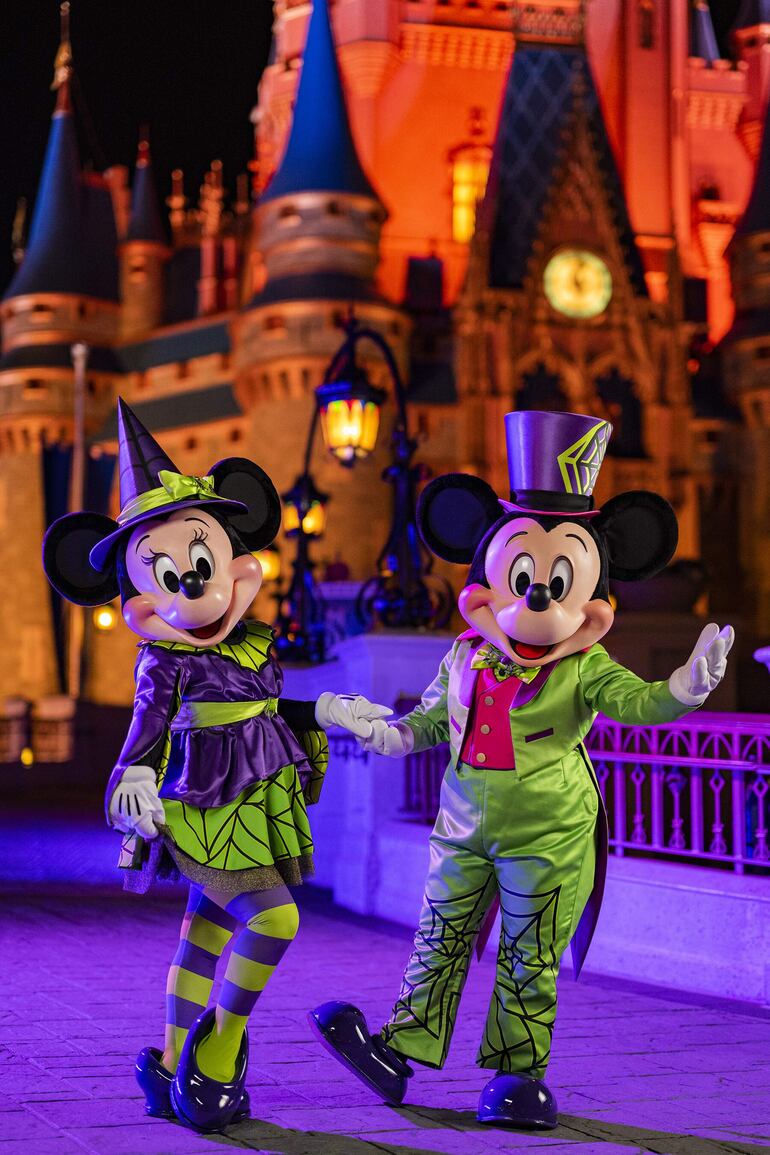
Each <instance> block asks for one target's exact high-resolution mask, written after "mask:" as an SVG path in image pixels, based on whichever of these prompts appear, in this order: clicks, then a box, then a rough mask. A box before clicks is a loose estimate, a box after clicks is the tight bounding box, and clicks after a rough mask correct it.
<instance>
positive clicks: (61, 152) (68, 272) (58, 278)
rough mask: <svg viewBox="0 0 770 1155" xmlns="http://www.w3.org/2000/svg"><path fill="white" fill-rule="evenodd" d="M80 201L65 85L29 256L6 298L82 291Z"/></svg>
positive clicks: (48, 150)
mask: <svg viewBox="0 0 770 1155" xmlns="http://www.w3.org/2000/svg"><path fill="white" fill-rule="evenodd" d="M80 202H81V188H80V158H79V156H78V145H77V137H76V135H75V125H74V122H73V117H72V109H71V107H70V103H69V99H68V95H67V92H66V89H64V90H60V93H59V99H58V101H57V108H56V111H55V112H54V115H53V122H52V124H51V132H50V134H49V137H48V145H47V148H46V152H45V159H44V161H43V171H42V173H41V176H40V184H39V185H38V190H37V197H36V198H35V209H34V212H33V214H32V223H31V225H30V229H29V237H28V240H27V246H26V250H25V253H24V259H23V260H22V263H21V265H20V266H19V268H18V269H17V270H16V274H15V276H14V278H13V280H12V281H11V283H10V285H9V286H8V289H7V290H6V292H5V299H8V298H9V297H21V296H24V295H26V294H28V293H77V292H80V291H81V288H80V282H81V276H80V272H81V250H80V235H79V234H80V224H81V203H80Z"/></svg>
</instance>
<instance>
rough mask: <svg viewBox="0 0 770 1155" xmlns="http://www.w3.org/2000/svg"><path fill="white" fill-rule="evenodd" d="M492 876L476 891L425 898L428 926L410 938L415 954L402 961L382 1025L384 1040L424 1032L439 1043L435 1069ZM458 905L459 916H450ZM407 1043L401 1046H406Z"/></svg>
mask: <svg viewBox="0 0 770 1155" xmlns="http://www.w3.org/2000/svg"><path fill="white" fill-rule="evenodd" d="M493 886H494V878H493V877H491V878H490V879H489V881H488V882H486V883H485V884H484V885H483V886H482V887H479V889H478V890H472V891H469V892H467V893H466V894H461V895H453V896H452V897H451V898H448V899H433V898H431V897H430V896H429V895H426V896H425V905H426V907H427V908H428V909H429V910H430V926H429V928H428V929H427V930H425V929H423V927H422V926H421V927H420V929H419V930H418V931H417V934H416V935H415V940H414V950H413V951H412V954H411V955H410V958H409V962H408V963H407V967H406V972H405V973H404V978H403V982H402V984H401V991H400V993H399V996H398V999H397V1000H396V1004H395V1006H394V1007H393V1013H392V1016H391V1021H390V1022H389V1023H388V1024H387V1026H386V1027H385V1031H384V1034H385V1038H386V1039H388V1040H391V1039H392V1040H394V1045H395V1046H396V1047H398V1036H400V1035H405V1036H407V1037H408V1035H409V1032H410V1031H417V1032H424V1033H425V1034H427V1035H429V1036H430V1037H431V1038H433V1039H435V1040H437V1041H438V1042H440V1044H441V1052H440V1057H439V1058H438V1059H437V1060H436V1066H442V1065H443V1063H444V1060H445V1059H446V1053H447V1050H448V1048H449V1040H450V1038H451V1035H452V1026H453V1025H454V1020H455V1016H456V1014H457V1004H458V1002H459V1000H460V995H461V994H462V989H463V985H464V983H465V978H466V975H467V972H468V958H469V956H470V953H471V951H472V949H473V944H474V942H475V939H476V935H477V934H478V931H479V927H480V925H481V921H482V919H483V917H484V913H485V912H486V910H487V908H488V906H489V902H490V897H491V889H492V887H493ZM458 906H461V908H462V911H463V913H462V914H461V915H455V916H454V917H453V916H452V914H451V913H447V912H448V911H454V910H456V908H457V907H458ZM405 1045H406V1044H405Z"/></svg>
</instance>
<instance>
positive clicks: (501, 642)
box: [310, 412, 733, 1129]
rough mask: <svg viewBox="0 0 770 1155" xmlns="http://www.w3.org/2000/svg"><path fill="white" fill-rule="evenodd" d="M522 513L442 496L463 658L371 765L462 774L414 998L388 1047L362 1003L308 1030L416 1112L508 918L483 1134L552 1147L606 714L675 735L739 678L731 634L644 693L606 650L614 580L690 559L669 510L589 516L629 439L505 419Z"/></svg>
mask: <svg viewBox="0 0 770 1155" xmlns="http://www.w3.org/2000/svg"><path fill="white" fill-rule="evenodd" d="M505 425H506V438H507V448H508V463H509V474H510V482H511V500H510V501H503V500H501V499H500V500H499V499H498V498H497V496H496V495H495V493H494V492H493V491H492V489H491V488H490V487H489V485H487V484H486V483H485V482H483V481H481V480H479V479H478V478H475V477H470V476H467V475H465V474H448V475H446V476H444V477H440V478H437V479H436V480H434V481H432V482H431V483H430V484H429V485H428V486H427V488H426V489H425V491H424V493H423V494H422V498H421V500H420V504H419V509H418V522H419V526H420V531H421V533H422V536H423V538H424V540H425V542H426V543H427V545H428V546H429V547H430V548H431V550H432V551H433V552H434V553H435V554H437V555H438V556H439V557H442V558H444V559H445V560H447V561H451V562H456V563H458V564H462V565H468V564H469V563H470V565H471V568H470V572H469V575H468V581H467V584H466V585H465V588H464V589H463V590H462V592H461V594H460V598H459V609H460V612H461V614H462V615H463V617H464V618H465V620H466V621H467V623H468V625H469V627H470V629H468V630H467V631H466V632H465V633H463V634H461V635H460V637H459V638H457V639H456V641H455V643H454V645H453V646H452V648H451V649H450V651H449V653H448V654H447V655H446V657H445V658H444V660H443V661H442V663H441V666H440V669H439V672H438V675H437V677H436V679H435V680H434V682H433V683H432V684H431V685H430V686H429V687H428V689H427V690H426V691H425V693H424V694H423V696H422V701H421V702H420V704H419V705H418V706H417V707H416V709H414V710H413V711H412V712H411V713H409V714H407V715H406V717H404V718H401V719H400V720H399V721H398V722H395V723H392V722H385V721H383V720H382V719H378V720H374V721H373V722H372V731H373V732H372V734H371V735H370V736H369V737H368V738H363V739H360V738H359V742H360V743H361V745H362V746H363V747H364V749H366V750H372V751H375V752H376V753H378V754H386V755H390V756H391V757H395V758H399V757H403V756H404V755H406V754H410V753H411V752H412V751H419V750H425V749H427V748H429V747H431V746H437V745H439V744H440V743H442V742H447V741H448V742H449V743H450V745H451V759H450V763H449V767H448V769H447V771H446V776H445V778H444V781H443V784H442V787H441V801H440V808H439V813H438V817H437V819H436V824H435V827H434V829H433V832H432V834H431V840H430V852H431V853H430V873H429V875H428V879H427V883H426V887H425V897H424V901H423V907H422V913H421V916H420V924H419V928H418V930H417V933H416V936H415V940H414V949H413V953H412V955H411V957H410V959H409V961H408V963H407V967H406V972H405V974H404V978H403V983H402V987H401V992H400V994H399V997H398V999H397V1000H396V1003H395V1006H394V1008H393V1011H392V1013H391V1017H390V1019H389V1020H388V1022H387V1023H386V1024H385V1026H384V1027H383V1028H382V1030H381V1032H380V1033H379V1034H376V1035H374V1036H372V1035H370V1034H369V1031H368V1029H367V1027H366V1022H365V1019H364V1016H363V1014H362V1013H361V1011H360V1010H358V1009H357V1008H356V1007H354V1006H352V1005H351V1004H350V1003H344V1002H331V1003H325V1004H323V1005H322V1006H320V1007H318V1008H317V1009H316V1010H315V1011H313V1012H311V1015H310V1024H311V1026H312V1027H313V1029H314V1031H315V1032H316V1034H317V1035H318V1036H319V1037H320V1039H321V1041H322V1043H323V1044H324V1046H326V1048H327V1049H328V1050H330V1051H331V1053H332V1054H334V1056H335V1057H336V1058H338V1059H339V1060H340V1061H341V1062H342V1063H344V1064H345V1066H347V1067H348V1069H349V1070H351V1071H353V1073H355V1074H356V1075H357V1076H358V1077H359V1078H360V1079H361V1080H362V1081H363V1082H364V1083H366V1084H367V1085H368V1086H369V1087H370V1088H372V1089H373V1090H374V1091H375V1092H376V1093H377V1094H378V1095H380V1096H381V1097H382V1098H383V1099H385V1100H386V1101H389V1102H392V1103H399V1102H401V1100H402V1099H403V1096H404V1093H405V1090H406V1083H407V1079H408V1078H409V1077H410V1076H411V1075H412V1073H413V1072H412V1069H411V1067H410V1066H409V1065H408V1064H407V1062H406V1059H407V1058H408V1059H414V1060H417V1061H418V1062H420V1063H423V1064H425V1065H426V1066H429V1067H438V1068H440V1067H442V1066H443V1065H444V1062H445V1060H446V1056H447V1050H448V1047H449V1041H450V1038H451V1035H452V1030H453V1027H454V1023H455V1018H456V1015H457V1010H458V1006H459V1001H460V996H461V993H462V989H463V986H464V983H465V979H466V976H467V973H468V967H469V965H470V959H471V954H472V950H473V945H474V942H480V943H482V944H483V941H484V939H485V937H486V935H487V934H488V932H489V929H490V924H491V921H492V919H493V918H494V915H495V913H496V910H497V905H498V904H499V908H500V912H501V921H502V931H501V937H500V945H499V952H498V958H497V971H496V979H495V986H494V990H493V994H492V1001H491V1005H490V1008H489V1014H488V1018H487V1022H486V1026H485V1029H484V1034H483V1038H482V1042H481V1047H480V1050H479V1054H478V1060H477V1061H478V1063H479V1065H480V1066H481V1067H486V1068H492V1069H493V1070H494V1071H495V1072H496V1074H495V1076H494V1077H493V1078H492V1079H491V1080H490V1081H489V1082H488V1083H487V1085H486V1086H485V1087H484V1089H483V1091H482V1093H481V1098H480V1102H479V1108H478V1119H479V1121H480V1122H481V1123H489V1124H497V1125H502V1126H505V1125H510V1126H518V1127H531V1128H539V1129H550V1128H553V1127H555V1126H556V1124H557V1114H556V1111H557V1108H556V1101H555V1098H554V1096H553V1094H552V1092H551V1091H550V1090H549V1088H548V1087H547V1086H546V1084H545V1082H544V1081H543V1080H544V1076H545V1072H546V1068H547V1066H548V1060H549V1056H550V1049H551V1036H552V1033H553V1026H554V1021H555V1017H556V977H557V973H558V970H559V963H560V959H561V956H562V954H563V953H564V951H565V950H566V948H567V945H568V944H569V943H570V941H571V942H572V950H573V960H574V967H575V974H576V976H577V974H578V973H579V971H580V968H581V966H582V964H583V961H584V959H585V956H586V952H587V950H588V946H589V944H590V941H591V937H592V935H593V932H594V928H595V926H596V920H597V917H598V913H599V908H600V905H601V899H602V893H603V889H604V878H605V871H606V862H607V819H606V815H605V813H604V808H603V805H602V801H601V797H600V794H599V789H598V785H597V782H596V778H595V775H594V772H593V768H592V766H591V762H590V760H589V758H588V754H587V753H586V749H585V746H584V739H585V737H586V735H587V734H588V731H589V730H590V729H591V726H592V724H593V721H594V719H595V717H596V714H597V712H598V711H602V712H603V713H604V714H607V715H608V716H609V717H611V718H613V719H615V720H616V721H618V722H623V723H627V724H632V725H633V724H646V725H649V724H654V723H661V722H670V721H673V720H674V719H675V718H679V717H681V716H682V715H684V714H686V713H687V712H688V711H689V710H692V709H694V708H696V707H697V706H700V705H702V704H703V702H704V701H705V700H706V698H707V697H708V695H709V693H710V692H711V691H712V690H713V689H714V688H715V687H716V686H717V685H718V684H719V682H720V680H721V679H722V677H723V675H724V672H725V665H726V656H727V653H728V651H729V649H730V647H731V645H732V643H733V631H732V628H731V627H729V626H727V627H726V628H725V629H723V630H721V631H720V630H719V628H718V627H717V626H716V625H707V626H706V627H705V628H704V629H703V631H702V633H701V635H700V637H699V639H698V641H697V643H696V646H695V649H694V650H693V652H692V654H691V655H690V657H689V658H688V660H687V662H686V663H685V664H684V665H683V666H681V667H680V668H679V669H677V670H675V671H674V673H673V674H672V675H671V677H670V678H669V679H668V681H667V682H666V681H661V682H651V683H648V682H644V681H642V680H641V679H640V678H638V677H636V675H635V674H632V673H631V672H630V671H629V670H626V669H625V668H624V667H622V666H620V665H618V664H617V663H616V662H613V661H612V659H611V658H610V657H609V655H608V654H607V651H606V650H605V649H604V647H603V646H601V645H600V644H599V642H600V640H601V638H603V637H604V635H605V634H606V633H607V631H608V630H609V629H610V627H611V625H612V621H613V610H612V607H611V605H610V601H609V579H610V578H615V579H619V580H622V581H629V580H637V581H638V580H640V579H644V578H649V577H652V576H653V575H654V574H656V573H657V572H658V571H659V570H661V569H662V568H663V567H664V566H665V565H666V563H667V562H668V561H669V559H670V558H671V556H672V555H673V553H674V550H675V548H676V543H677V524H676V517H675V515H674V512H673V510H672V509H671V507H670V505H669V504H668V503H667V502H666V501H664V499H663V498H661V497H659V496H657V495H656V494H654V493H648V492H645V491H637V492H631V493H623V494H620V495H619V496H618V497H615V498H613V499H612V500H611V501H609V502H607V504H606V505H605V506H604V507H603V508H602V509H596V508H595V507H594V502H593V498H592V496H591V494H592V491H593V488H594V484H595V481H596V476H597V474H598V471H599V468H600V466H601V463H602V460H603V457H604V454H605V451H606V448H607V444H608V441H609V437H610V433H611V426H610V425H609V424H608V423H607V422H606V421H602V420H598V419H596V418H594V417H587V416H583V415H580V414H575V413H540V412H517V413H509V414H507V415H506V417H505Z"/></svg>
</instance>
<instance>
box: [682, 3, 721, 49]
mask: <svg viewBox="0 0 770 1155" xmlns="http://www.w3.org/2000/svg"><path fill="white" fill-rule="evenodd" d="M689 55H690V56H691V57H694V58H695V59H697V60H704V61H705V62H706V64H708V65H712V64H713V63H714V61H716V60H719V59H720V52H719V45H718V44H717V38H716V34H715V32H714V24H713V21H712V19H711V10H710V8H709V6H708V4H707V3H706V0H694V3H693V5H692V10H691V12H690V52H689Z"/></svg>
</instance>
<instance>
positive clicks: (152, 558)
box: [139, 551, 160, 565]
mask: <svg viewBox="0 0 770 1155" xmlns="http://www.w3.org/2000/svg"><path fill="white" fill-rule="evenodd" d="M156 557H160V554H158V553H153V552H152V551H150V556H149V557H143V556H142V555H141V554H140V555H139V560H140V561H142V562H144V564H145V565H152V563H153V562H154V561H155V558H156Z"/></svg>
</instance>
